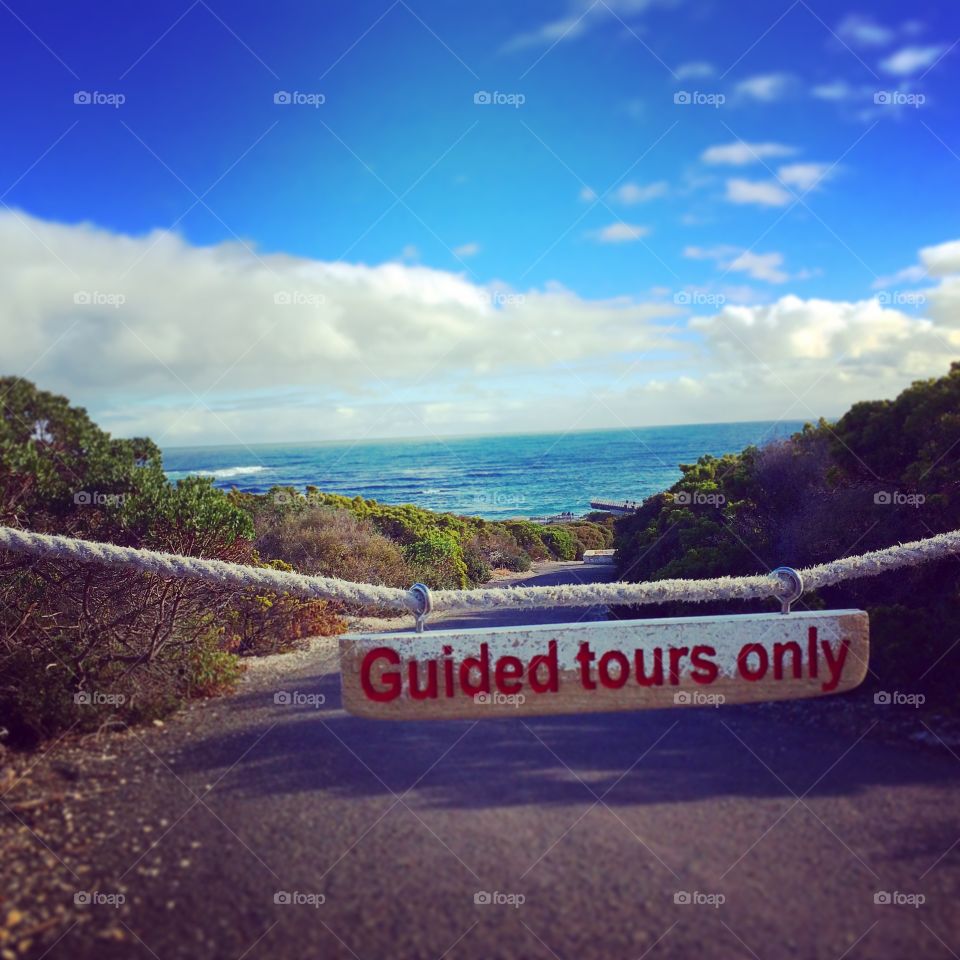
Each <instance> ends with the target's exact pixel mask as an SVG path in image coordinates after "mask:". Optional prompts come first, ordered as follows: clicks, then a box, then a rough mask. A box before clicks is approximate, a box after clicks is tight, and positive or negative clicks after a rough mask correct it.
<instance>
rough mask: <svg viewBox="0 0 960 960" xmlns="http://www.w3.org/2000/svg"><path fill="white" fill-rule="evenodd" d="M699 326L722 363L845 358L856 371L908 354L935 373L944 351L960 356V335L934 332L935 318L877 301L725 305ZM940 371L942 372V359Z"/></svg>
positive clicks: (790, 299) (895, 362)
mask: <svg viewBox="0 0 960 960" xmlns="http://www.w3.org/2000/svg"><path fill="white" fill-rule="evenodd" d="M693 326H694V327H695V328H697V329H698V330H700V331H701V332H702V333H703V334H704V336H705V337H706V339H707V342H708V344H709V346H711V347H712V348H713V349H714V350H715V351H716V354H717V357H718V359H719V358H721V357H726V358H727V359H728V360H729V361H731V362H741V363H746V364H751V363H763V364H773V365H777V366H781V365H786V364H791V363H792V364H796V365H798V366H802V365H804V364H809V363H811V362H817V363H821V362H824V361H830V360H835V359H840V358H842V359H843V362H844V363H845V364H847V365H849V366H851V367H855V366H857V365H878V366H886V367H889V368H890V369H892V370H898V369H903V366H904V365H902V364H901V358H902V357H904V356H905V355H906V354H909V353H912V354H913V355H914V358H915V359H916V358H917V357H919V356H920V355H923V356H924V357H925V358H926V359H925V365H926V366H927V367H928V368H931V367H935V366H936V364H935V363H934V362H933V358H934V357H936V355H937V354H938V353H940V354H941V355H942V354H943V353H944V349H945V347H947V346H949V347H952V348H953V349H955V350H957V351H958V352H960V332H954V331H943V330H941V331H939V332H938V331H935V330H934V325H933V324H932V323H931V321H929V320H926V319H923V318H917V317H912V316H908V315H907V314H905V313H902V312H901V311H899V310H891V309H886V308H884V307H882V306H881V305H880V303H879V302H878V301H877V300H876V299H870V300H862V301H858V302H854V303H850V302H845V301H834V300H816V299H811V300H803V299H801V298H800V297H797V296H793V295H788V296H785V297H781V299H779V300H778V301H776V302H775V303H772V304H765V305H761V306H755V307H745V306H727V307H725V308H724V309H723V310H721V311H720V312H719V313H718V314H716V315H715V316H712V317H699V318H696V319H695V320H694V321H693ZM905 366H907V368H908V369H909V368H910V367H911V364H910V363H908V364H906V365H905ZM939 366H940V368H941V372H944V371H943V370H942V368H943V367H944V366H945V361H944V360H943V359H941V361H940V364H939ZM821 369H823V370H824V371H825V372H828V368H827V367H822V368H821ZM868 396H869V394H868Z"/></svg>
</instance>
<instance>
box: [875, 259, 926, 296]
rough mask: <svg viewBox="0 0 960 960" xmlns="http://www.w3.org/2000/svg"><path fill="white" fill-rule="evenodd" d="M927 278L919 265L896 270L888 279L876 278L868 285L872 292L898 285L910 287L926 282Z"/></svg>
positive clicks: (924, 270) (923, 269)
mask: <svg viewBox="0 0 960 960" xmlns="http://www.w3.org/2000/svg"><path fill="white" fill-rule="evenodd" d="M927 276H928V274H927V271H926V269H925V268H924V267H921V266H920V265H919V264H915V265H914V266H912V267H904V268H903V269H902V270H898V271H897V272H896V273H892V274H890V276H888V277H877V279H876V280H874V281H873V283H871V284H870V287H871V289H872V290H886V289H888V288H889V287H895V286H897V285H899V284H910V285H912V284H915V283H920V282H921V281H922V280H926V279H927Z"/></svg>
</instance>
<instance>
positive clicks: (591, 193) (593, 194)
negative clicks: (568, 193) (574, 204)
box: [580, 187, 597, 203]
mask: <svg viewBox="0 0 960 960" xmlns="http://www.w3.org/2000/svg"><path fill="white" fill-rule="evenodd" d="M580 199H581V200H582V201H583V202H584V203H593V201H594V200H596V199H597V191H596V190H594V189H593V187H583V188H582V189H581V190H580Z"/></svg>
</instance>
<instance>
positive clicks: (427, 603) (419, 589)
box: [410, 583, 433, 633]
mask: <svg viewBox="0 0 960 960" xmlns="http://www.w3.org/2000/svg"><path fill="white" fill-rule="evenodd" d="M410 593H412V594H413V599H414V602H415V603H416V604H417V609H416V610H414V616H415V617H416V618H417V633H423V627H424V624H425V623H426V622H427V615H428V614H429V613H430V611H431V610H432V609H433V600H432V599H431V598H430V588H429V587H428V586H427V585H426V584H425V583H415V584H414V585H413V586H412V587H411V588H410Z"/></svg>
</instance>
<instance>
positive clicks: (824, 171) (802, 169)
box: [777, 163, 833, 191]
mask: <svg viewBox="0 0 960 960" xmlns="http://www.w3.org/2000/svg"><path fill="white" fill-rule="evenodd" d="M832 170H833V168H832V167H830V166H829V165H828V164H826V163H790V164H787V165H786V166H783V167H780V169H779V170H777V176H778V177H779V178H780V180H781V182H782V183H785V184H787V185H788V186H791V187H797V188H798V189H800V190H803V191H807V190H812V189H813V188H814V187H815V186H817V184H818V183H820V182H822V181H823V180H825V179H826V178H827V177H828V176H829V175H830V174H831V173H832Z"/></svg>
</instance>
